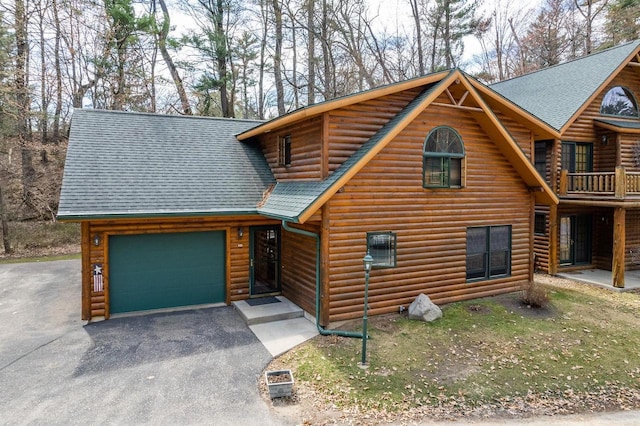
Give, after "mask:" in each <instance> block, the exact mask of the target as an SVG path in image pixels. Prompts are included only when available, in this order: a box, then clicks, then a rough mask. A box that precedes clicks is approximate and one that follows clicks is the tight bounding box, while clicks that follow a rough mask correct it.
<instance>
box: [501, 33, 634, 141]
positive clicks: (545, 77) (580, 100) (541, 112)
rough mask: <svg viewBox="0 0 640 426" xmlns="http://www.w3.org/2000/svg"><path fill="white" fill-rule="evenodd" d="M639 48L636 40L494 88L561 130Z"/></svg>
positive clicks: (514, 79) (502, 83)
mask: <svg viewBox="0 0 640 426" xmlns="http://www.w3.org/2000/svg"><path fill="white" fill-rule="evenodd" d="M639 46H640V40H636V41H633V42H630V43H626V44H623V45H620V46H617V47H613V48H611V49H607V50H603V51H601V52H597V53H594V54H591V55H589V56H585V57H583V58H580V59H576V60H573V61H570V62H566V63H564V64H559V65H555V66H552V67H549V68H545V69H542V70H539V71H535V72H532V73H530V74H526V75H523V76H521V77H516V78H512V79H510V80H505V81H502V82H499V83H495V84H492V85H491V86H490V87H491V88H492V89H493V90H495V91H496V92H498V93H499V94H500V95H502V96H504V97H505V98H507V99H509V100H510V101H512V102H513V103H515V104H516V105H518V106H520V107H522V108H523V109H525V110H526V111H528V112H530V113H531V114H533V115H535V116H536V117H538V118H540V119H541V120H543V121H544V122H546V123H547V124H549V125H551V126H552V127H554V128H555V129H556V130H560V129H562V127H563V126H564V125H565V124H567V123H568V122H569V120H571V118H572V117H573V115H574V114H575V113H576V112H577V111H578V110H579V109H580V108H581V107H582V106H583V105H584V104H585V103H586V102H587V100H588V99H589V98H590V97H591V96H592V95H593V94H594V93H596V92H597V90H598V89H599V88H600V86H602V84H603V83H604V82H605V81H606V80H607V79H608V78H609V77H610V76H611V74H612V73H613V72H614V71H615V70H616V69H617V68H618V67H619V66H620V64H622V63H623V61H625V60H626V59H627V58H628V57H629V56H630V55H631V54H632V53H633V52H634V51H635V50H636V49H637V48H638V47H639Z"/></svg>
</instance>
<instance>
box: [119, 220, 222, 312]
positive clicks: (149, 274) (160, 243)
mask: <svg viewBox="0 0 640 426" xmlns="http://www.w3.org/2000/svg"><path fill="white" fill-rule="evenodd" d="M225 245H226V244H225V233H224V231H215V232H185V233H170V234H143V235H113V236H111V237H109V277H110V279H109V299H110V311H111V313H112V314H115V313H120V312H132V311H142V310H147V309H159V308H171V307H176V306H188V305H199V304H203V303H217V302H224V301H225V277H226V273H225V265H226V261H225Z"/></svg>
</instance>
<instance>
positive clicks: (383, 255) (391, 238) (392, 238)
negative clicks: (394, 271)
mask: <svg viewBox="0 0 640 426" xmlns="http://www.w3.org/2000/svg"><path fill="white" fill-rule="evenodd" d="M396 241H397V237H396V234H395V233H393V232H367V252H368V253H369V254H370V255H371V257H373V264H372V265H371V266H372V267H373V268H395V267H396Z"/></svg>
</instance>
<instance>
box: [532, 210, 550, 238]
mask: <svg viewBox="0 0 640 426" xmlns="http://www.w3.org/2000/svg"><path fill="white" fill-rule="evenodd" d="M533 233H534V234H536V235H546V234H547V215H546V214H544V213H536V218H535V224H534V228H533Z"/></svg>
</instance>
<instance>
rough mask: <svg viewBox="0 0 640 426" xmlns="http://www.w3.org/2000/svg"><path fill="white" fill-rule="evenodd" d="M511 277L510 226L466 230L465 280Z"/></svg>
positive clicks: (480, 227)
mask: <svg viewBox="0 0 640 426" xmlns="http://www.w3.org/2000/svg"><path fill="white" fill-rule="evenodd" d="M509 275H511V226H510V225H504V226H479V227H472V228H467V280H469V281H479V280H488V279H491V278H498V277H506V276H509Z"/></svg>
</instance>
